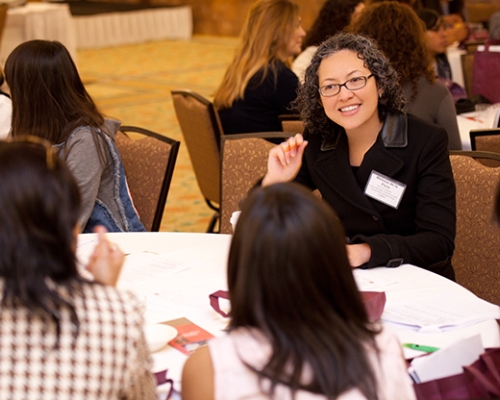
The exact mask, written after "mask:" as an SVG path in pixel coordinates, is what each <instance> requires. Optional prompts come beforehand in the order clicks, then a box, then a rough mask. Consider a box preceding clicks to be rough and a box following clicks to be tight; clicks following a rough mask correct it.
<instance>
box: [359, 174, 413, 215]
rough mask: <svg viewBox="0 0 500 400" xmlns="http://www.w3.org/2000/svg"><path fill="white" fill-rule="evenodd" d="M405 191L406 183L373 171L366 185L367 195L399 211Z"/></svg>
mask: <svg viewBox="0 0 500 400" xmlns="http://www.w3.org/2000/svg"><path fill="white" fill-rule="evenodd" d="M405 190H406V185H405V184H404V183H401V182H398V181H396V180H394V179H391V178H389V177H388V176H385V175H383V174H381V173H380V172H377V171H372V173H371V174H370V178H369V179H368V182H367V184H366V188H365V194H366V195H367V196H368V197H371V198H372V199H375V200H377V201H380V202H381V203H384V204H387V205H388V206H389V207H392V208H395V209H396V210H397V208H398V207H399V203H400V202H401V199H402V198H403V193H404V192H405Z"/></svg>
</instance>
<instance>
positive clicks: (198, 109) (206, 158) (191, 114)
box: [172, 90, 222, 232]
mask: <svg viewBox="0 0 500 400" xmlns="http://www.w3.org/2000/svg"><path fill="white" fill-rule="evenodd" d="M172 99H173V102H174V108H175V113H176V115H177V120H178V121H179V125H180V127H181V131H182V135H183V137H184V142H185V143H186V146H187V149H188V153H189V158H190V159H191V164H192V165H193V170H194V173H195V175H196V180H197V182H198V186H199V187H200V190H201V193H202V195H203V197H204V199H205V202H206V203H207V205H208V207H210V208H211V209H212V210H214V214H213V216H212V218H211V220H210V223H209V225H208V228H207V232H214V231H215V225H216V223H217V221H218V220H219V217H220V214H219V204H220V137H221V136H222V126H221V124H220V121H219V116H218V114H217V111H216V110H215V108H214V106H213V104H212V102H210V101H209V100H207V99H206V98H204V97H203V96H201V95H199V94H198V93H195V92H192V91H190V90H173V91H172ZM219 226H220V224H219Z"/></svg>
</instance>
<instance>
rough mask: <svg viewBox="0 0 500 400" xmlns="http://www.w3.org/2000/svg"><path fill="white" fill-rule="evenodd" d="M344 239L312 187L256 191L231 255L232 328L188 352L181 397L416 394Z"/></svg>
mask: <svg viewBox="0 0 500 400" xmlns="http://www.w3.org/2000/svg"><path fill="white" fill-rule="evenodd" d="M344 241H345V234H344V231H343V229H342V226H341V223H340V221H339V220H338V218H337V216H336V215H335V213H334V212H333V211H332V209H331V208H330V207H329V206H328V205H327V204H325V203H324V202H322V201H321V200H320V199H318V198H316V197H315V196H314V195H313V194H311V193H310V192H309V191H308V190H307V189H305V188H303V187H301V186H300V185H297V184H293V183H285V184H277V185H272V186H269V187H265V188H257V189H255V190H254V192H253V193H251V194H250V195H249V197H248V198H247V199H246V200H245V201H244V203H243V206H242V208H241V215H240V217H239V219H238V224H237V226H236V230H235V232H234V237H233V240H232V243H231V249H230V253H229V259H228V271H227V279H228V289H229V297H230V300H231V317H230V318H231V319H230V324H229V333H228V335H226V336H224V337H221V338H217V339H213V340H212V341H210V342H209V343H208V347H205V348H202V349H200V350H199V351H198V352H197V353H194V354H193V355H192V356H191V357H190V358H189V359H188V361H187V362H186V365H185V367H184V371H183V379H182V398H183V399H184V400H194V399H197V400H201V399H215V400H220V399H257V398H258V399H293V398H297V399H315V400H319V399H344V400H348V399H370V400H371V399H378V400H383V399H387V400H389V399H395V398H397V399H402V400H403V399H414V398H415V395H414V392H413V388H412V385H411V381H410V378H409V376H408V374H407V372H406V368H405V362H404V359H403V356H402V349H401V346H400V344H399V343H398V341H397V339H396V338H395V336H394V335H393V334H392V333H390V331H388V330H387V329H386V328H382V327H381V326H380V325H379V324H378V323H371V322H370V321H369V320H368V317H367V314H366V311H365V308H364V306H363V303H362V300H361V296H360V294H359V291H358V289H357V286H356V282H355V281H354V278H353V274H352V270H351V267H350V266H349V262H348V260H347V254H346V249H345V244H344Z"/></svg>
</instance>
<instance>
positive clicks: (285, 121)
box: [278, 114, 304, 134]
mask: <svg viewBox="0 0 500 400" xmlns="http://www.w3.org/2000/svg"><path fill="white" fill-rule="evenodd" d="M278 118H279V120H280V122H281V129H282V130H283V132H290V133H294V134H295V133H304V122H302V121H301V120H300V117H299V116H298V115H295V114H282V115H279V116H278Z"/></svg>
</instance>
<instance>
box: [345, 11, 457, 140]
mask: <svg viewBox="0 0 500 400" xmlns="http://www.w3.org/2000/svg"><path fill="white" fill-rule="evenodd" d="M347 30H348V31H349V32H352V33H357V34H362V35H366V36H370V37H371V38H372V39H374V40H375V41H376V42H377V44H378V46H379V48H380V49H381V50H382V51H383V52H384V54H385V55H386V56H387V58H389V61H390V62H391V64H392V66H393V67H394V69H395V70H396V71H397V73H398V74H399V76H400V82H401V85H402V86H403V92H404V96H405V99H406V102H407V105H406V108H405V111H407V112H409V113H411V114H414V115H416V116H417V117H420V118H422V119H424V120H426V121H428V122H432V123H434V124H436V125H439V126H440V127H442V128H444V129H445V130H446V132H447V133H448V148H449V149H450V150H461V149H462V141H461V139H460V132H459V130H458V122H457V114H456V109H455V102H454V101H453V97H452V96H451V93H450V91H449V90H448V89H447V88H446V87H445V86H444V85H443V84H442V83H441V82H438V81H437V80H436V76H435V73H434V69H433V68H432V56H431V54H430V52H429V50H428V49H427V44H426V42H425V30H424V27H423V24H422V21H421V20H420V19H419V18H418V16H417V14H416V13H415V11H413V10H412V9H411V8H410V7H408V6H405V5H403V4H400V3H397V2H394V1H391V2H383V3H377V4H373V5H370V6H368V7H366V8H365V10H364V12H363V13H362V14H361V15H360V17H359V18H358V19H357V20H356V21H353V22H352V24H350V25H349V27H348V28H347Z"/></svg>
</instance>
